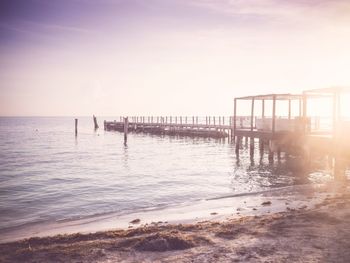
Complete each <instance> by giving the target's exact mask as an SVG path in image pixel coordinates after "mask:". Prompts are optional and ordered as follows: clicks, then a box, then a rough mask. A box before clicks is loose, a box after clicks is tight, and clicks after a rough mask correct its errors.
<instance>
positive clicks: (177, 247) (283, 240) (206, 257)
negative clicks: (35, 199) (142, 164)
mask: <svg viewBox="0 0 350 263" xmlns="http://www.w3.org/2000/svg"><path fill="white" fill-rule="evenodd" d="M268 205H269V204H266V203H265V204H261V206H268ZM0 255H1V256H0V262H349V260H350V192H349V190H347V189H345V188H344V189H343V190H339V191H338V193H337V194H335V195H328V197H326V198H325V199H323V200H322V201H321V202H320V203H318V204H317V205H315V206H314V207H312V208H310V209H309V208H308V207H306V206H302V207H299V208H297V209H294V208H287V210H286V211H285V212H276V213H273V214H264V215H260V216H242V217H241V218H231V219H230V218H228V219H225V220H223V221H220V222H215V221H212V220H208V221H203V222H198V223H195V224H166V223H163V222H157V223H153V224H150V225H147V226H140V227H137V228H133V229H128V230H114V231H104V232H97V233H93V234H71V235H57V236H53V237H44V238H30V239H25V240H22V241H16V242H12V243H5V244H0Z"/></svg>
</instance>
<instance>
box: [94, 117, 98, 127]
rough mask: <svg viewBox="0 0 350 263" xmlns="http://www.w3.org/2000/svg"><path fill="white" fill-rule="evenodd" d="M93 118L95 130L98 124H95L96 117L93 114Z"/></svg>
mask: <svg viewBox="0 0 350 263" xmlns="http://www.w3.org/2000/svg"><path fill="white" fill-rule="evenodd" d="M93 120H94V127H95V130H97V129H98V124H97V119H96V116H95V115H93Z"/></svg>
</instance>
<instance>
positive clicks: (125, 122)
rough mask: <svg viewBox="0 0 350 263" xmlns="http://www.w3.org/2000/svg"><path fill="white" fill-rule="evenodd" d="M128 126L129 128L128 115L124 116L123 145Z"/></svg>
mask: <svg viewBox="0 0 350 263" xmlns="http://www.w3.org/2000/svg"><path fill="white" fill-rule="evenodd" d="M128 128H129V121H128V117H125V118H124V145H126V143H127V141H128Z"/></svg>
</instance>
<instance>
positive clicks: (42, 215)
mask: <svg viewBox="0 0 350 263" xmlns="http://www.w3.org/2000/svg"><path fill="white" fill-rule="evenodd" d="M103 119H104V118H101V117H100V118H98V120H99V123H100V126H102V121H103ZM107 119H108V120H112V119H113V117H110V118H107ZM259 158H260V157H259V156H258V153H257V152H256V155H255V158H254V160H253V161H251V159H250V157H249V154H248V150H247V149H246V148H244V147H243V149H241V154H240V158H239V159H237V157H236V155H235V150H234V145H232V144H231V143H228V142H227V141H222V140H215V139H203V138H188V137H183V138H178V137H169V136H165V137H161V136H152V135H146V134H130V135H129V138H128V145H127V146H124V145H123V135H122V134H121V133H118V132H106V131H104V130H103V128H102V129H101V128H100V129H99V130H97V131H96V132H95V131H94V130H93V122H92V118H90V117H89V118H88V117H79V134H78V137H77V138H75V136H74V118H73V117H49V118H47V117H35V118H31V117H26V118H22V117H21V118H20V117H18V118H12V117H11V118H5V117H3V118H0V233H1V231H6V230H9V229H11V228H15V227H18V226H26V225H30V224H32V223H38V222H51V221H57V220H70V219H77V218H84V217H91V216H96V215H101V214H108V213H118V214H120V215H123V214H127V213H131V212H135V211H139V210H143V209H162V208H164V207H169V206H176V205H179V204H184V203H186V202H187V203H188V202H195V201H196V200H202V199H206V198H212V197H217V196H222V195H228V194H236V193H237V194H238V193H248V192H253V191H260V190H266V189H270V188H276V187H283V186H289V185H295V184H304V183H310V182H315V181H322V180H327V178H329V177H328V176H327V173H323V172H322V171H321V172H320V171H317V172H315V173H312V174H308V175H305V174H302V173H301V172H300V170H298V166H297V165H295V163H293V160H292V161H288V162H287V161H285V160H282V162H280V163H279V162H275V163H274V164H272V165H271V164H268V162H267V160H266V159H267V157H264V159H263V160H262V162H260V161H259ZM294 161H295V160H294Z"/></svg>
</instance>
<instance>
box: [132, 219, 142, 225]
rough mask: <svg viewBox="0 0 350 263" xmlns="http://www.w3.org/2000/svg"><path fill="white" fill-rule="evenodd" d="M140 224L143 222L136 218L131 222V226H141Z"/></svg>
mask: <svg viewBox="0 0 350 263" xmlns="http://www.w3.org/2000/svg"><path fill="white" fill-rule="evenodd" d="M140 222H141V220H140V219H138V218H136V219H134V220H132V221H130V224H139V223H140Z"/></svg>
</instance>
